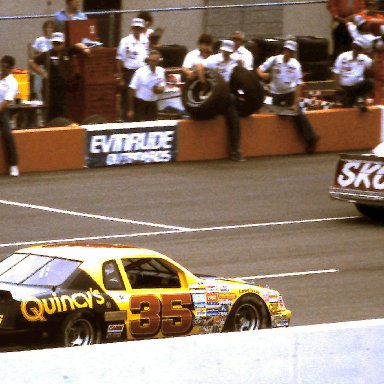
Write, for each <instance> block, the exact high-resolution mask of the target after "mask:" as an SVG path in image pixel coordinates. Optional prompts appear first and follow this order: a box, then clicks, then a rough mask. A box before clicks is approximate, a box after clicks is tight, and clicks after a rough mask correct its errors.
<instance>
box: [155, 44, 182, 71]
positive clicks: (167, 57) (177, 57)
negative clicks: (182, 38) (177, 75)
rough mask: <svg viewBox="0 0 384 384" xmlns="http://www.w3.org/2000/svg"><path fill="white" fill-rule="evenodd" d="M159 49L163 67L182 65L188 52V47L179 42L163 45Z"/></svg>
mask: <svg viewBox="0 0 384 384" xmlns="http://www.w3.org/2000/svg"><path fill="white" fill-rule="evenodd" d="M158 51H159V52H160V53H161V56H162V63H161V66H162V67H165V68H169V67H181V66H182V65H183V61H184V57H185V55H186V54H187V47H186V46H184V45H177V44H171V45H162V46H160V47H159V48H158Z"/></svg>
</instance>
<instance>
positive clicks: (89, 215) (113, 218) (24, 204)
mask: <svg viewBox="0 0 384 384" xmlns="http://www.w3.org/2000/svg"><path fill="white" fill-rule="evenodd" d="M0 204H4V205H12V206H16V207H22V208H30V209H38V210H40V211H46V212H54V213H61V214H63V215H70V216H78V217H85V218H89V219H97V220H105V221H114V222H118V223H126V224H137V225H146V226H148V227H157V228H164V229H180V230H188V228H185V227H176V226H173V225H166V224H157V223H150V222H146V221H136V220H129V219H121V218H119V217H109V216H103V215H93V214H89V213H83V212H75V211H68V210H66V209H58V208H51V207H45V206H43V205H34V204H26V203H19V202H17V201H10V200H0Z"/></svg>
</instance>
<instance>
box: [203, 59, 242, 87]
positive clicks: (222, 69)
mask: <svg viewBox="0 0 384 384" xmlns="http://www.w3.org/2000/svg"><path fill="white" fill-rule="evenodd" d="M201 64H202V65H203V66H204V68H207V69H217V71H218V72H219V73H220V74H221V75H222V76H223V77H224V80H225V81H226V82H229V80H230V79H231V74H232V71H233V69H234V68H235V67H236V66H237V61H236V60H234V59H233V58H232V57H230V60H229V61H228V62H225V61H224V59H223V54H222V53H217V54H216V55H212V56H209V57H207V58H206V59H205V60H203V62H202V63H201Z"/></svg>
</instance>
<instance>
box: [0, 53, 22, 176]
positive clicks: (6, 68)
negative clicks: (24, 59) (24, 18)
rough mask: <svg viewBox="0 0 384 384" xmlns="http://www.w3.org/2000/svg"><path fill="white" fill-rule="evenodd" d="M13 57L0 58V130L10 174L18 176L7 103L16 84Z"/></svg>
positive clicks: (15, 90) (16, 86)
mask: <svg viewBox="0 0 384 384" xmlns="http://www.w3.org/2000/svg"><path fill="white" fill-rule="evenodd" d="M14 66H15V59H14V58H13V57H12V56H3V58H2V59H1V74H0V130H1V135H2V137H3V140H4V144H5V154H6V157H7V161H8V164H9V174H10V176H16V177H17V176H19V168H18V165H17V164H18V155H17V150H16V144H15V139H14V137H13V135H12V128H11V125H10V123H9V111H8V108H7V107H8V104H9V103H10V102H12V101H13V100H14V99H15V96H16V94H17V92H18V84H17V80H16V79H15V77H14V76H13V75H12V69H13V68H14Z"/></svg>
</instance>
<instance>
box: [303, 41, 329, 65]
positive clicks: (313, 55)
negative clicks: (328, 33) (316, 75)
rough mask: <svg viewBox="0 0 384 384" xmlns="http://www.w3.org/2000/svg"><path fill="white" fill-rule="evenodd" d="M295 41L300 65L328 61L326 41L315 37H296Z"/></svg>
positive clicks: (327, 44) (327, 43)
mask: <svg viewBox="0 0 384 384" xmlns="http://www.w3.org/2000/svg"><path fill="white" fill-rule="evenodd" d="M296 41H297V45H298V60H299V62H300V63H301V64H303V63H307V62H319V61H326V60H328V58H329V53H328V50H329V42H328V39H326V38H324V37H315V36H296Z"/></svg>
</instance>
